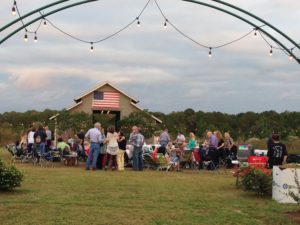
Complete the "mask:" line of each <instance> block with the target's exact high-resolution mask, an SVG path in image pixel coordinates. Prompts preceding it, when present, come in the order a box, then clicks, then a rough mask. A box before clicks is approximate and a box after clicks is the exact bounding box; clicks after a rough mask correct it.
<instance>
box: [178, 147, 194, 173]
mask: <svg viewBox="0 0 300 225" xmlns="http://www.w3.org/2000/svg"><path fill="white" fill-rule="evenodd" d="M180 163H181V166H182V167H181V168H183V169H184V168H190V169H192V168H193V157H192V151H191V150H182V151H181V157H180Z"/></svg>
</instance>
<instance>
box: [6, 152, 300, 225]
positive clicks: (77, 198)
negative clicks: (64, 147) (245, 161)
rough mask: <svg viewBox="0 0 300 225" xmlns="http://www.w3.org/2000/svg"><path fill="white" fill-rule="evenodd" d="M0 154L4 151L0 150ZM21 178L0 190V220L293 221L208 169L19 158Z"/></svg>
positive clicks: (276, 207)
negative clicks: (117, 167)
mask: <svg viewBox="0 0 300 225" xmlns="http://www.w3.org/2000/svg"><path fill="white" fill-rule="evenodd" d="M0 157H1V158H6V159H8V154H7V153H4V152H3V151H2V150H1V153H0ZM17 167H18V168H19V169H21V170H23V171H24V172H25V181H24V183H23V185H22V187H21V188H19V189H17V190H16V191H14V192H5V193H0V224H1V225H7V224H11V225H17V224H28V225H29V224H30V225H32V224H34V225H42V224H57V225H59V224H66V225H70V224H72V225H73V224H135V225H139V224H172V225H173V224H184V225H188V224H222V225H225V224H230V225H233V224H243V225H244V224H245V225H246V224H249V225H253V224H255V225H259V224H274V225H275V224H285V225H288V224H293V223H292V222H291V221H288V220H287V218H286V217H285V216H284V215H283V213H284V212H288V211H295V210H297V209H299V208H298V206H295V205H280V204H277V203H275V202H274V201H272V200H271V199H270V198H263V197H257V196H255V195H252V194H249V193H244V192H243V191H242V190H237V189H236V188H235V179H234V178H233V177H232V176H231V175H230V174H229V173H228V174H227V175H224V174H221V175H218V174H216V173H211V172H208V171H201V172H197V171H184V172H182V173H177V172H156V171H145V172H132V171H125V172H103V171H96V172H93V171H85V170H84V169H83V168H82V167H79V168H74V167H73V168H66V167H63V166H58V165H56V166H55V167H54V168H51V167H48V168H40V167H33V166H31V165H29V164H19V163H17Z"/></svg>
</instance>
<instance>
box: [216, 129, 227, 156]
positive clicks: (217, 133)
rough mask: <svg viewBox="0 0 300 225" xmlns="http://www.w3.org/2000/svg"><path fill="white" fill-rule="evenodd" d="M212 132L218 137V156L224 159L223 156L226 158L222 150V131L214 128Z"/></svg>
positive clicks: (223, 143)
mask: <svg viewBox="0 0 300 225" xmlns="http://www.w3.org/2000/svg"><path fill="white" fill-rule="evenodd" d="M214 134H215V136H216V137H217V139H218V147H217V150H218V155H219V157H220V158H222V159H224V158H226V155H225V152H224V146H225V142H224V140H223V136H222V133H221V132H220V131H219V130H216V131H215V132H214Z"/></svg>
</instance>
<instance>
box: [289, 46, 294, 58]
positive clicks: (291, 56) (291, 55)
mask: <svg viewBox="0 0 300 225" xmlns="http://www.w3.org/2000/svg"><path fill="white" fill-rule="evenodd" d="M292 51H293V49H291V53H290V57H289V58H290V60H292V59H294V57H293V54H292Z"/></svg>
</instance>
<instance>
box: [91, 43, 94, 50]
mask: <svg viewBox="0 0 300 225" xmlns="http://www.w3.org/2000/svg"><path fill="white" fill-rule="evenodd" d="M91 52H94V43H93V42H91Z"/></svg>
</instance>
